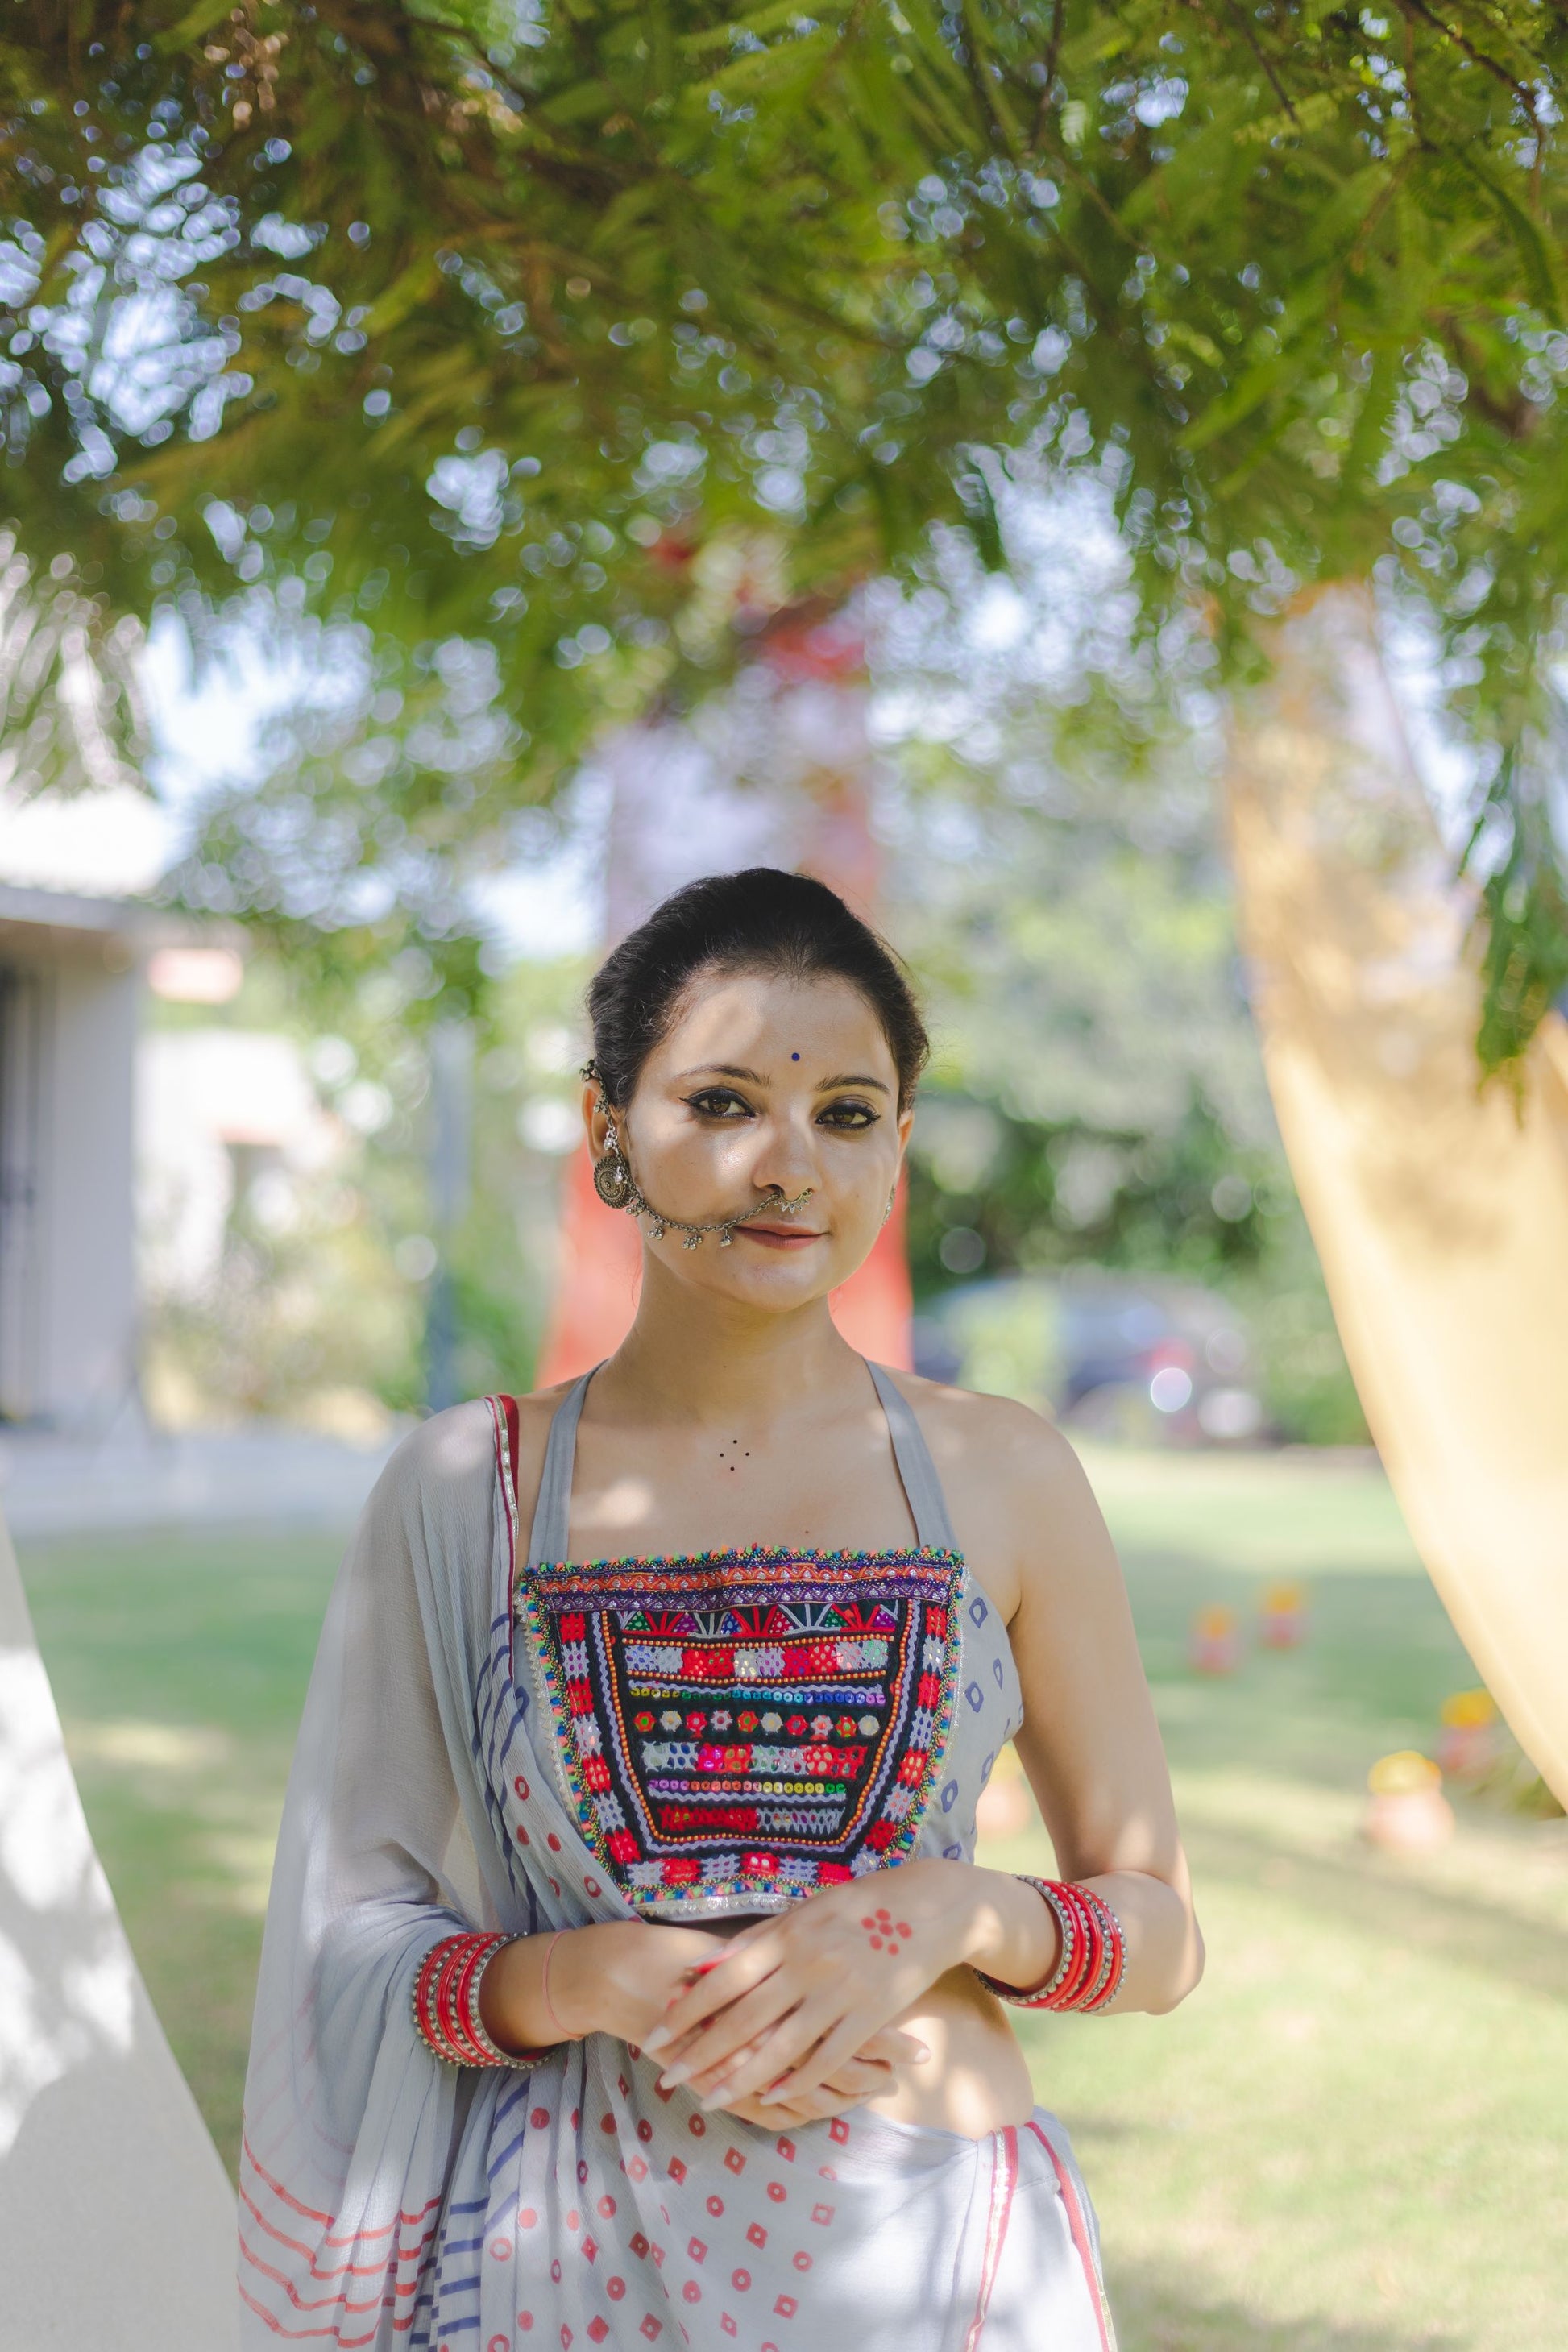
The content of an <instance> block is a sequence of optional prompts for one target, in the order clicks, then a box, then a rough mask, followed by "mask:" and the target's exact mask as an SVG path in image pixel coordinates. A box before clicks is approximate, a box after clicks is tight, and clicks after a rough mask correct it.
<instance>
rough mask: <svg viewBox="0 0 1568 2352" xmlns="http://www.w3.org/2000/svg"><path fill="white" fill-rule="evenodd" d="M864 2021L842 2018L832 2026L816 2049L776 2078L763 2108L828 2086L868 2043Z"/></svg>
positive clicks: (764, 2097)
mask: <svg viewBox="0 0 1568 2352" xmlns="http://www.w3.org/2000/svg"><path fill="white" fill-rule="evenodd" d="M866 2039H867V2034H866V2029H865V2024H864V2021H857V2020H856V2019H855V2018H853V2017H850V2018H840V2019H838V2020H837V2021H835V2022H833V2023H831V2024H830V2025H829V2026H828V2029H827V2031H826V2032H824V2033H823V2035H822V2036H821V2038H820V2040H819V2041H818V2042H817V2043H816V2046H815V2047H814V2048H812V2049H810V2050H808V2051H806V2052H805V2053H803V2054H802V2055H800V2056H799V2057H797V2058H796V2059H795V2063H794V2064H793V2065H792V2066H791V2067H790V2068H789V2069H788V2071H787V2072H785V2073H784V2074H782V2075H780V2076H777V2077H775V2079H774V2081H773V2083H772V2084H770V2085H769V2086H768V2088H767V2089H766V2090H765V2091H763V2093H762V2098H763V2104H764V2105H773V2103H775V2102H777V2101H779V2100H782V2099H793V2098H795V2097H798V2096H800V2095H803V2094H805V2093H806V2092H810V2091H816V2090H818V2089H820V2088H821V2086H822V2085H823V2084H825V2083H826V2082H828V2081H829V2080H830V2079H831V2078H832V2076H833V2075H834V2074H837V2071H838V2069H839V2068H840V2067H841V2066H842V2065H843V2064H844V2063H845V2061H846V2059H848V2058H852V2057H853V2056H854V2055H855V2053H856V2052H857V2050H858V2049H859V2048H860V2046H861V2044H862V2043H863V2042H865V2041H866Z"/></svg>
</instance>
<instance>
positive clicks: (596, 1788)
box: [240, 869, 1202, 2352]
mask: <svg viewBox="0 0 1568 2352" xmlns="http://www.w3.org/2000/svg"><path fill="white" fill-rule="evenodd" d="M589 1002H590V1010H591V1013H592V1016H593V1025H594V1058H593V1061H592V1062H591V1063H590V1065H589V1066H588V1072H587V1074H586V1085H585V1090H584V1112H585V1117H586V1120H587V1126H588V1132H589V1137H590V1139H591V1143H592V1147H593V1150H594V1154H595V1163H596V1176H595V1181H596V1182H597V1184H598V1186H599V1189H600V1192H601V1193H602V1194H603V1195H604V1197H605V1199H606V1201H608V1202H610V1203H611V1204H612V1205H616V1206H620V1207H624V1208H626V1210H627V1211H628V1212H629V1213H631V1214H633V1215H634V1216H636V1217H637V1219H638V1220H639V1222H640V1224H641V1228H642V1233H643V1239H644V1265H643V1282H642V1291H641V1297H640V1300H639V1303H638V1307H637V1319H636V1322H635V1324H634V1326H633V1328H632V1330H631V1332H630V1334H629V1335H628V1337H627V1339H626V1342H625V1344H624V1345H623V1346H622V1347H621V1348H620V1349H619V1350H618V1351H617V1353H616V1355H615V1356H614V1357H612V1358H611V1359H610V1360H609V1361H608V1362H607V1363H605V1365H603V1366H601V1367H600V1368H599V1370H597V1371H596V1372H595V1373H594V1374H592V1375H591V1376H589V1377H588V1378H586V1379H584V1380H582V1381H576V1382H574V1383H573V1384H571V1385H570V1386H569V1387H567V1388H565V1389H563V1390H552V1391H546V1392H544V1393H543V1394H541V1395H538V1396H533V1397H529V1398H525V1399H524V1400H523V1401H522V1402H521V1404H517V1403H514V1402H512V1401H511V1400H510V1399H506V1398H492V1399H490V1400H489V1401H487V1402H485V1403H482V1404H472V1405H464V1406H460V1407H458V1409H456V1410H455V1411H453V1412H445V1413H441V1414H439V1415H437V1417H436V1418H435V1419H433V1420H432V1421H430V1422H428V1423H426V1424H425V1425H424V1427H423V1428H421V1429H420V1430H419V1431H418V1432H417V1433H416V1434H415V1435H414V1436H412V1437H410V1438H409V1439H408V1440H407V1441H406V1442H405V1444H403V1445H402V1446H401V1447H400V1448H399V1450H398V1452H397V1454H395V1456H394V1458H393V1460H392V1462H391V1464H390V1465H388V1467H387V1469H386V1471H385V1472H384V1475H383V1476H382V1478H381V1480H380V1481H379V1483H378V1485H377V1486H376V1489H375V1492H374V1495H373V1496H372V1497H371V1500H370V1503H369V1505H368V1507H367V1508H366V1511H365V1514H364V1517H363V1522H362V1525H361V1527H360V1529H359V1531H358V1534H357V1536H356V1538H355V1540H354V1543H353V1548H352V1549H351V1551H350V1554H349V1557H348V1559H347V1562H346V1563H345V1567H344V1570H343V1573H342V1579H341V1580H340V1583H339V1586H338V1589H337V1591H336V1593H335V1595H334V1598H333V1601H332V1604H331V1610H330V1612H329V1614H328V1620H327V1624H326V1629H325V1632H324V1633H323V1636H322V1643H321V1655H320V1657H319V1659H318V1663H317V1666H316V1672H315V1675H314V1678H313V1680H312V1684H311V1688H310V1699H309V1702H308V1705H307V1709H306V1715H305V1722H304V1727H303V1730H302V1733H301V1737H300V1748H299V1753H298V1756H297V1759H296V1762H295V1767H294V1772H293V1776H292V1780H291V1781H290V1787H289V1801H288V1807H287V1811H286V1814H285V1820H284V1826H283V1834H282V1838H281V1841H280V1843H279V1857H278V1864H277V1868H276V1872H275V1875H274V1881H273V1888H272V1900H271V1907H270V1911H269V1914H268V1929H267V1941H266V1948H265V1953H264V1957H263V1962H262V1976H261V1989H260V1995H259V2000H258V2020H257V2033H256V2041H255V2045H254V2048H253V2053H252V2059H251V2068H250V2077H249V2082H248V2084H247V2142H246V2156H245V2166H244V2172H243V2178H242V2209H241V2219H242V2233H241V2234H242V2259H241V2263H240V2283H241V2294H242V2297H243V2304H244V2309H245V2313H246V2326H247V2336H246V2340H247V2343H249V2344H253V2345H261V2344H264V2343H268V2342H269V2341H271V2340H272V2339H273V2338H275V2337H278V2336H282V2337H284V2338H287V2339H290V2340H299V2341H304V2340H307V2339H311V2340H319V2339H321V2338H326V2339H328V2340H329V2341H331V2343H333V2344H335V2345H338V2346H342V2347H349V2346H374V2347H391V2346H395V2345H398V2344H408V2345H410V2346H414V2347H433V2352H434V2347H439V2352H468V2347H482V2352H518V2348H519V2347H522V2346H523V2345H524V2343H525V2342H526V2343H528V2344H530V2345H532V2344H536V2343H548V2344H549V2345H551V2346H552V2347H553V2346H555V2345H557V2344H559V2345H561V2346H562V2347H571V2346H573V2345H598V2344H604V2345H607V2346H609V2347H611V2352H643V2347H646V2346H647V2345H649V2344H659V2345H664V2346H668V2345H672V2344H684V2345H689V2346H690V2347H693V2352H725V2347H730V2346H735V2347H742V2352H891V2348H892V2347H899V2352H976V2347H981V2346H982V2345H983V2346H984V2352H1102V2347H1106V2346H1108V2345H1109V2344H1110V2322H1109V2318H1108V2315H1107V2314H1106V2312H1105V2307H1104V2300H1103V2294H1102V2291H1101V2287H1100V2273H1099V2265H1098V2252H1097V2249H1096V2245H1095V2242H1094V2233H1093V2221H1092V2216H1091V2215H1090V2213H1089V2207H1088V2203H1087V2200H1086V2198H1085V2197H1084V2194H1083V2190H1082V2188H1081V2184H1080V2183H1079V2177H1078V2173H1077V2169H1076V2168H1075V2166H1074V2164H1073V2161H1072V2158H1071V2155H1070V2152H1069V2150H1068V2146H1067V2142H1066V2140H1065V2137H1064V2136H1063V2134H1062V2132H1061V2129H1060V2126H1058V2124H1057V2123H1056V2122H1055V2121H1054V2119H1053V2118H1051V2117H1050V2116H1047V2115H1045V2114H1044V2113H1043V2112H1041V2111H1040V2110H1038V2109H1036V2108H1035V2107H1034V2105H1033V2098H1032V2093H1031V2090H1030V2085H1029V2078H1028V2075H1027V2073H1026V2068H1025V2064H1024V2061H1023V2058H1022V2055H1021V2053H1020V2051H1019V2048H1018V2045H1017V2043H1016V2041H1015V2039H1014V2037H1013V2034H1012V2032H1011V2030H1010V2028H1009V2026H1008V2024H1007V2021H1006V2017H1005V2009H1004V2007H1003V2003H1004V2002H1005V2000H1020V2001H1023V2002H1026V2003H1027V2002H1030V2001H1035V2002H1037V2003H1038V2004H1039V2005H1044V2006H1047V2007H1051V2008H1062V2007H1078V2008H1094V2009H1097V2010H1103V2009H1106V2008H1109V2007H1111V2006H1114V2008H1115V2009H1116V2010H1117V2011H1125V2010H1153V2011H1163V2010H1167V2009H1170V2008H1171V2007H1173V2005H1174V2003H1175V2002H1177V2001H1178V2000H1181V1999H1182V1998H1183V1996H1184V1994H1185V1993H1186V1992H1187V1991H1189V1990H1191V1988H1192V1986H1193V1985H1194V1983H1195V1982H1196V1980H1197V1978H1198V1974H1199V1972H1200V1969H1201V1966H1202V1947H1201V1944H1200V1941H1199V1938H1198V1934H1197V1929H1196V1927H1195V1925H1194V1919H1193V1915H1192V1908H1191V1904H1190V1900H1189V1895H1188V1891H1187V1881H1186V1872H1185V1867H1184V1862H1183V1857H1182V1852H1181V1847H1180V1844H1179V1843H1178V1840H1177V1835H1176V1829H1175V1823H1174V1820H1173V1811H1172V1804H1171V1795H1170V1789H1169V1784H1168V1781H1167V1778H1166V1772H1165V1767H1164V1762H1163V1756H1162V1752H1161V1747H1160V1741H1159V1737H1158V1734H1157V1732H1156V1729H1155V1727H1154V1723H1153V1719H1152V1711H1151V1708H1150V1705H1149V1698H1148V1693H1147V1690H1146V1688H1145V1685H1144V1682H1143V1677H1142V1671H1141V1669H1140V1665H1139V1661H1138V1654H1137V1651H1136V1648H1135V1645H1134V1642H1133V1635H1132V1629H1131V1622H1130V1619H1129V1615H1128V1611H1127V1606H1126V1601H1125V1598H1124V1595H1123V1591H1122V1587H1121V1578H1120V1575H1119V1571H1118V1570H1117V1566H1116V1562H1115V1559H1114V1556H1113V1554H1112V1551H1111V1549H1110V1542H1109V1539H1108V1538H1107V1536H1106V1533H1105V1529H1104V1527H1103V1524H1102V1522H1101V1520H1100V1514H1099V1512H1098V1510H1097V1509H1096V1507H1095V1505H1094V1502H1093V1500H1092V1498H1091V1496H1090V1495H1089V1489H1088V1486H1087V1485H1086V1483H1085V1481H1084V1478H1083V1476H1082V1474H1081V1472H1080V1470H1079V1466H1078V1464H1077V1461H1076V1459H1075V1457H1074V1456H1073V1454H1072V1453H1071V1451H1070V1450H1069V1448H1068V1446H1067V1445H1066V1444H1064V1442H1063V1441H1062V1440H1061V1438H1060V1437H1058V1435H1057V1433H1055V1431H1053V1430H1052V1429H1051V1428H1050V1427H1049V1426H1048V1425H1047V1423H1044V1422H1042V1421H1040V1420H1039V1419H1037V1417H1036V1415H1034V1414H1033V1413H1031V1412H1027V1411H1026V1410H1025V1409H1024V1408H1022V1407H1021V1406H1018V1405H1016V1404H1012V1403H1009V1402H1005V1401H1004V1400H1002V1399H999V1398H994V1397H981V1396H972V1395H968V1394H965V1393H963V1391H957V1390H950V1389H942V1388H939V1387H936V1386H933V1385H932V1384H931V1383H930V1382H927V1381H920V1380H916V1379H914V1378H913V1377H912V1376H910V1375H906V1374H900V1375H898V1376H897V1377H896V1378H895V1377H894V1376H892V1375H890V1374H889V1373H887V1372H886V1371H883V1370H880V1369H879V1368H878V1367H875V1366H871V1365H868V1363H867V1362H866V1361H865V1360H863V1359H862V1358H861V1357H859V1356H858V1355H857V1354H856V1353H855V1352H854V1351H853V1350H852V1349H850V1348H849V1347H847V1345H846V1343H845V1342H844V1340H842V1339H840V1338H839V1337H838V1335H837V1330H836V1328H835V1327H834V1324H833V1322H832V1320H831V1318H830V1316H829V1312H828V1299H829V1297H830V1294H831V1293H832V1292H833V1291H834V1290H835V1289H836V1288H837V1286H838V1285H839V1284H840V1283H842V1282H843V1281H844V1280H845V1279H846V1277H847V1276H848V1275H850V1274H851V1273H853V1271H854V1269H855V1268H856V1266H858V1265H859V1264H860V1263H861V1261H862V1260H863V1259H864V1258H865V1256H866V1255H867V1254H868V1251H869V1249H870V1247H871V1245H872V1243H873V1242H874V1241H875V1239H876V1236H877V1233H878V1230H879V1226H880V1224H881V1223H882V1221H883V1220H884V1218H885V1217H886V1216H887V1215H888V1213H889V1209H890V1207H891V1204H892V1202H893V1198H894V1193H895V1190H896V1187H897V1184H898V1180H899V1171H900V1166H901V1164H902V1160H903V1155H904V1151H905V1148H906V1146H907V1143H908V1140H909V1135H910V1123H911V1119H912V1116H913V1112H912V1097H913V1093H914V1087H915V1083H916V1079H917V1077H918V1076H919V1072H920V1069H921V1064H922V1062H923V1060H924V1057H925V1054H926V1040H925V1034H924V1032H923V1030H922V1028H921V1022H920V1017H919V1014H918V1013H917V1011H916V1008H915V1005H914V1003H913V1001H912V999H911V998H910V992H909V990H908V988H907V986H906V984H905V982H904V980H903V978H902V976H901V974H900V971H899V968H898V966H897V965H896V964H895V962H894V961H893V960H892V958H891V957H890V955H889V953H888V951H887V950H886V949H885V948H884V947H883V946H882V945H881V943H880V942H879V940H877V939H876V938H875V937H874V935H873V934H872V933H871V932H869V931H868V929H866V928H865V926H864V925H863V924H861V923H860V922H859V921H858V919H857V918H856V917H855V916H853V915H852V914H851V913H850V912H849V910H848V909H847V908H846V907H845V906H844V905H843V903H842V902H841V901H840V900H839V899H837V898H835V897H834V896H833V894H832V893H831V892H830V891H828V890H826V889H825V888H824V887H822V886H821V885H820V884H818V883H816V882H812V881H808V880H805V879H802V878H801V877H795V876H791V875H786V874H780V873H773V872H770V871H767V870H765V869H757V870H754V871H752V872H750V873H745V874H737V875H730V876H724V877H718V878H716V879H713V880H710V881H705V882H700V883H696V884H693V885H692V886H691V887H689V888H688V889H685V890H682V891H679V892H678V893H677V894H676V896H675V897H674V898H670V899H668V901H667V902H666V903H665V904H664V905H663V906H662V907H660V908H658V910H657V911H656V913H655V914H654V915H653V916H652V917H651V918H650V919H648V921H647V923H645V924H644V925H643V927H642V929H640V930H638V931H637V932H634V933H633V934H632V935H631V936H630V937H629V938H628V939H626V940H625V941H623V943H622V944H621V946H620V947H618V948H617V949H616V951H615V952H614V954H613V955H612V956H611V957H610V958H609V960H608V961H607V962H606V963H605V966H604V968H603V970H602V971H600V973H599V975H598V977H597V979H596V980H595V982H594V985H593V989H592V991H591V992H590V1000H589ZM1009 1738H1016V1743H1017V1747H1018V1750H1019V1753H1020V1755H1021V1757H1022V1759H1023V1761H1024V1764H1025V1767H1026V1770H1027V1773H1028V1776H1029V1780H1030V1781H1031V1783H1032V1785H1033V1787H1034V1789H1035V1791H1036V1793H1037V1796H1038V1799H1039V1801H1040V1806H1041V1810H1042V1811H1043V1813H1044V1816H1045V1819H1046V1822H1047V1826H1048V1828H1049V1830H1050V1832H1051V1835H1052V1838H1053V1841H1054V1843H1055V1848H1056V1853H1057V1856H1058V1864H1059V1866H1060V1867H1061V1868H1062V1870H1063V1871H1064V1872H1065V1874H1066V1877H1065V1878H1064V1880H1062V1881H1060V1882H1057V1881H1032V1880H1025V1879H1019V1878H1014V1877H1011V1876H1009V1875H1007V1874H1005V1873H1001V1872H997V1871H992V1870H983V1869H980V1868H977V1867H976V1866H975V1864H974V1863H973V1859H972V1856H973V1845H974V1823H975V1806H976V1802H977V1801H978V1799H979V1796H980V1793H981V1790H982V1789H983V1788H984V1784H985V1780H986V1778H987V1775H988V1774H989V1772H990V1770H991V1768H992V1765H993V1763H994V1759H995V1757H996V1754H997V1751H998V1750H999V1748H1001V1747H1002V1745H1003V1743H1004V1742H1005V1740H1007V1739H1009Z"/></svg>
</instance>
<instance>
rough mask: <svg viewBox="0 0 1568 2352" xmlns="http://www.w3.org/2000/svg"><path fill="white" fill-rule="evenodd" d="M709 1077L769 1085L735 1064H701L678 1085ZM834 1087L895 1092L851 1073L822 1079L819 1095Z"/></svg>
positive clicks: (757, 1074)
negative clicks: (869, 1088) (737, 1079)
mask: <svg viewBox="0 0 1568 2352" xmlns="http://www.w3.org/2000/svg"><path fill="white" fill-rule="evenodd" d="M708 1076H711V1077H717V1078H740V1079H742V1080H743V1082H744V1083H745V1084H746V1085H747V1086H752V1087H765V1086H766V1085H767V1080H766V1078H764V1077H763V1075H762V1073H761V1071H759V1070H743V1069H742V1068H741V1067H740V1066H738V1065H737V1064H736V1063H734V1062H701V1063H699V1065H698V1066H697V1068H696V1069H694V1070H682V1072H681V1073H680V1077H679V1081H678V1083H679V1084H681V1085H684V1084H685V1083H686V1081H687V1080H688V1079H690V1078H700V1077H708ZM832 1087H875V1088H876V1089H877V1092H878V1093H879V1095H890V1094H891V1093H892V1091H893V1090H892V1088H891V1087H889V1086H888V1085H887V1084H886V1083H885V1081H884V1080H882V1079H881V1078H873V1077H868V1076H858V1075H856V1074H855V1073H853V1072H849V1073H846V1074H843V1075H841V1076H838V1077H836V1078H824V1079H822V1080H821V1081H820V1083H819V1084H818V1087H817V1092H818V1094H826V1093H827V1092H828V1091H829V1089H830V1088H832Z"/></svg>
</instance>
